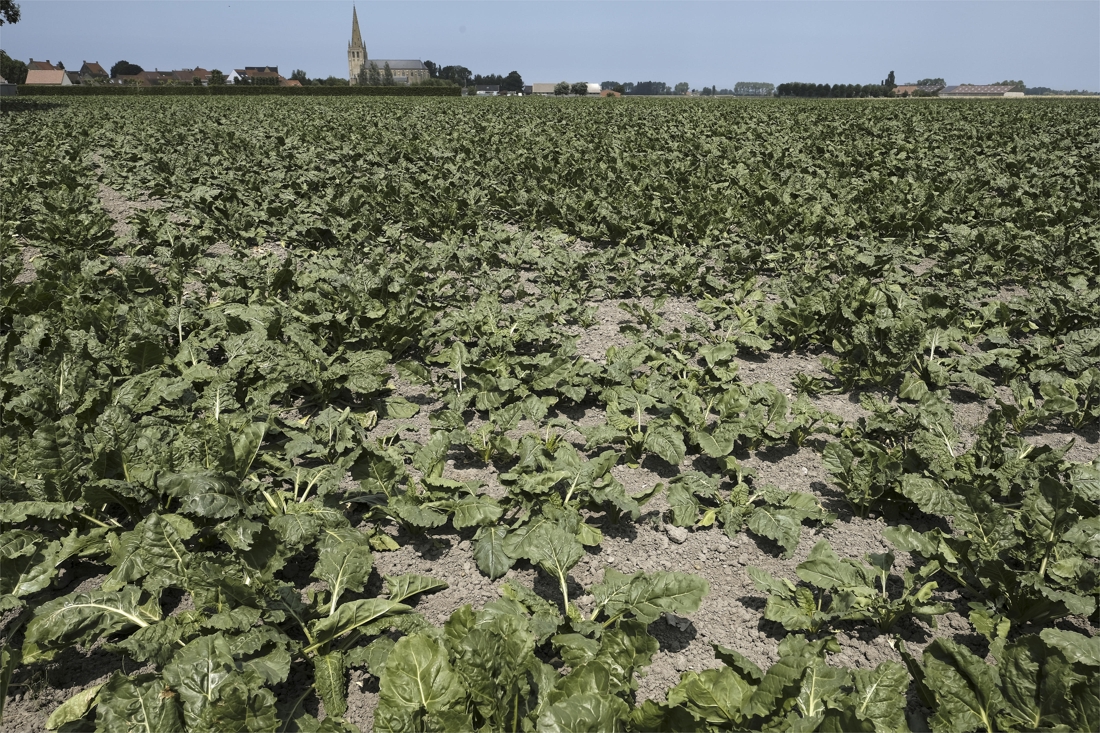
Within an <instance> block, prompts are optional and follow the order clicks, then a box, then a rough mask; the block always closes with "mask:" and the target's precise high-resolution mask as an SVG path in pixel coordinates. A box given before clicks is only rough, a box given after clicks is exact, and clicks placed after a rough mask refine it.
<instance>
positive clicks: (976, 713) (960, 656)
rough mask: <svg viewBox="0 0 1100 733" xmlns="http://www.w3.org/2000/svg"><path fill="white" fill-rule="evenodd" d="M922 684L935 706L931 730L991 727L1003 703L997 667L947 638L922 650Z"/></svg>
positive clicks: (952, 732) (960, 732)
mask: <svg viewBox="0 0 1100 733" xmlns="http://www.w3.org/2000/svg"><path fill="white" fill-rule="evenodd" d="M924 669H925V675H926V684H927V685H928V687H929V688H930V689H931V690H932V692H933V694H934V695H935V696H936V702H937V703H938V707H937V708H936V710H935V714H934V715H933V717H932V719H931V721H930V723H931V724H932V730H933V733H941V731H950V733H966V732H967V731H971V730H974V729H975V728H980V729H982V730H993V729H994V728H995V727H996V726H995V723H994V721H995V717H996V715H997V713H999V712H1000V710H1001V706H1002V705H1003V704H1004V698H1003V697H1002V695H1001V689H1000V678H999V676H998V674H997V669H996V668H995V667H992V666H990V665H988V664H986V663H985V662H984V661H982V660H981V659H979V658H978V657H976V656H974V654H973V653H972V652H971V651H969V650H967V649H965V648H964V647H961V646H959V645H958V644H956V643H955V642H953V641H950V640H948V639H936V640H935V641H933V642H932V643H931V644H930V645H929V647H928V648H927V649H925V650H924Z"/></svg>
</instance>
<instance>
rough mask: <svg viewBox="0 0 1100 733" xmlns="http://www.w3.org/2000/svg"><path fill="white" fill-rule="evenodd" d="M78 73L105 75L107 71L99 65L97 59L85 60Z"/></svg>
mask: <svg viewBox="0 0 1100 733" xmlns="http://www.w3.org/2000/svg"><path fill="white" fill-rule="evenodd" d="M80 73H81V74H85V75H88V76H107V71H106V69H104V68H103V67H102V66H100V65H99V62H98V61H91V62H88V61H85V62H84V65H83V66H81V67H80Z"/></svg>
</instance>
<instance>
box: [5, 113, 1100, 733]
mask: <svg viewBox="0 0 1100 733" xmlns="http://www.w3.org/2000/svg"><path fill="white" fill-rule="evenodd" d="M875 102H876V100H829V101H802V100H799V101H789V100H758V99H746V100H734V99H720V100H694V99H610V100H608V99H591V100H582V99H570V100H555V99H494V100H486V101H484V102H483V103H476V104H471V103H469V102H468V101H465V100H458V99H397V98H369V99H360V98H294V99H284V98H243V99H236V98H201V99H198V98H188V97H179V98H96V97H89V98H67V99H50V98H38V99H36V100H35V103H34V104H30V105H27V104H24V105H8V103H7V102H6V101H5V103H4V108H3V111H4V112H5V113H4V114H2V115H0V158H2V160H3V161H4V165H3V169H2V171H0V175H2V176H3V178H4V180H3V185H0V265H2V282H0V298H2V303H3V310H2V312H0V354H2V358H3V366H2V370H0V404H2V405H3V415H2V421H0V455H3V456H4V458H5V460H4V465H3V468H2V469H0V491H2V494H0V496H2V501H0V612H2V613H3V615H2V616H0V699H3V700H4V703H5V704H4V708H3V710H2V723H0V727H2V729H3V730H4V731H7V730H12V731H24V730H44V729H46V728H47V727H49V728H50V729H51V730H54V729H61V730H85V729H91V728H95V729H96V730H104V731H115V730H135V729H144V730H156V731H176V730H196V731H197V730H218V731H220V730H245V729H247V730H276V729H277V730H280V731H282V730H287V731H319V730H324V731H341V730H344V731H348V730H357V729H359V730H370V729H374V730H427V729H432V730H447V731H466V730H474V729H476V730H502V731H503V730H538V731H565V730H599V731H612V730H623V731H649V730H678V731H680V730H682V731H688V730H697V731H710V730H731V729H732V730H742V729H744V730H761V729H765V728H766V729H769V730H772V729H774V730H777V731H779V730H806V731H811V730H822V731H838V730H845V731H853V730H866V731H872V730H906V729H913V730H926V729H929V728H928V727H930V729H931V730H933V731H937V732H938V731H946V730H952V731H970V730H986V729H998V730H1034V729H1040V728H1042V729H1046V728H1057V727H1059V726H1062V727H1063V728H1064V729H1069V730H1096V729H1098V728H1100V698H1098V697H1097V695H1096V691H1097V689H1100V684H1098V683H1100V618H1098V614H1097V603H1096V600H1097V594H1098V591H1100V583H1098V575H1097V573H1098V558H1100V542H1098V537H1100V509H1098V500H1100V138H1098V137H1097V134H1096V130H1097V129H1100V105H1097V104H1096V102H1095V101H1093V100H1082V99H1080V98H1074V99H1066V100H1062V99H1050V100H1047V102H1045V103H1043V104H998V103H990V102H989V101H988V100H974V101H962V100H960V101H956V102H953V103H950V104H944V103H943V101H942V100H907V103H905V104H889V105H883V104H877V103H875ZM66 701H67V702H66ZM51 715H52V717H50V716H51ZM48 718H49V720H47V719H48ZM319 721H321V722H319ZM66 726H67V727H66ZM925 726H928V727H925Z"/></svg>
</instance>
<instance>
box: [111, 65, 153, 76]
mask: <svg viewBox="0 0 1100 733" xmlns="http://www.w3.org/2000/svg"><path fill="white" fill-rule="evenodd" d="M143 71H145V69H143V68H141V67H140V66H138V65H137V64H131V63H130V62H129V61H117V62H115V65H114V66H112V67H111V78H112V79H116V78H118V77H120V76H133V75H134V74H140V73H141V72H143Z"/></svg>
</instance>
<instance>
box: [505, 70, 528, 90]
mask: <svg viewBox="0 0 1100 733" xmlns="http://www.w3.org/2000/svg"><path fill="white" fill-rule="evenodd" d="M500 87H501V89H503V90H504V91H506V92H522V91H523V77H522V76H520V75H519V72H518V71H509V72H508V76H506V77H504V83H503V84H501V85H500Z"/></svg>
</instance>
